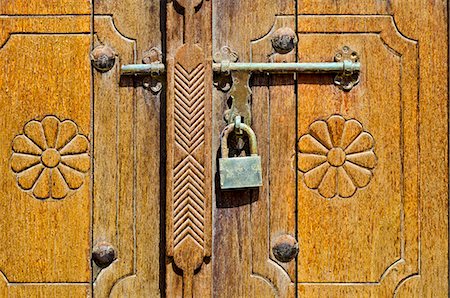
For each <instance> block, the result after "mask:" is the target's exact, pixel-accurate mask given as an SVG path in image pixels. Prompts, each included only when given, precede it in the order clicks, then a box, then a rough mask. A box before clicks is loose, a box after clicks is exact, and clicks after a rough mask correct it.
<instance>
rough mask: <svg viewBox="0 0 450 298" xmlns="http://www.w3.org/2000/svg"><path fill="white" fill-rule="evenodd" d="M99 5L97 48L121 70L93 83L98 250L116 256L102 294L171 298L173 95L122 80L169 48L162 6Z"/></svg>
mask: <svg viewBox="0 0 450 298" xmlns="http://www.w3.org/2000/svg"><path fill="white" fill-rule="evenodd" d="M93 2H94V5H93V6H94V7H93V8H94V14H95V23H94V30H95V32H94V33H95V34H94V46H95V47H96V46H99V45H105V46H109V47H110V48H111V49H112V50H113V51H114V53H115V55H116V59H115V65H114V67H113V69H111V70H110V71H108V72H106V73H99V72H96V71H95V72H94V82H93V84H94V106H93V109H94V140H95V144H94V158H95V163H94V177H93V179H94V188H93V192H94V198H93V202H94V208H93V243H92V246H93V247H96V245H97V244H99V243H104V242H107V243H110V244H111V245H112V246H113V247H114V249H115V252H116V259H115V260H114V261H113V263H112V264H111V265H110V266H108V267H106V268H103V269H100V268H99V267H98V266H96V265H95V264H93V277H94V280H93V283H94V284H93V291H94V296H95V297H127V296H128V297H159V296H164V293H165V285H164V280H165V272H164V271H165V265H166V263H165V249H164V247H163V246H164V245H161V243H162V242H163V241H164V234H163V230H164V229H163V228H164V223H165V221H164V210H165V204H164V201H162V200H163V198H162V196H161V191H160V181H161V176H162V175H163V173H162V171H161V168H160V164H161V163H160V161H161V155H160V149H161V144H160V141H161V135H160V133H161V126H164V123H161V119H160V117H161V111H160V105H161V100H160V96H164V93H165V91H164V90H161V91H160V92H154V91H152V90H151V89H149V88H147V87H145V84H146V82H147V81H146V79H133V78H126V77H123V76H120V67H121V65H124V64H131V63H141V62H142V61H143V58H144V56H145V53H146V51H148V50H149V49H150V48H153V47H155V48H158V49H159V50H163V48H162V47H161V42H162V37H161V34H162V33H163V32H161V30H160V24H161V22H162V18H161V15H162V14H163V12H162V11H161V8H160V4H161V1H147V0H123V1H103V0H99V1H93ZM163 102H164V101H163ZM163 131H164V129H163ZM162 180H163V179H162Z"/></svg>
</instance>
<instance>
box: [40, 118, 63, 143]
mask: <svg viewBox="0 0 450 298" xmlns="http://www.w3.org/2000/svg"><path fill="white" fill-rule="evenodd" d="M41 123H42V129H43V130H44V135H45V140H46V141H47V146H48V148H55V143H56V136H57V135H58V126H59V120H58V118H56V117H54V116H47V117H45V118H44V119H42V122H41Z"/></svg>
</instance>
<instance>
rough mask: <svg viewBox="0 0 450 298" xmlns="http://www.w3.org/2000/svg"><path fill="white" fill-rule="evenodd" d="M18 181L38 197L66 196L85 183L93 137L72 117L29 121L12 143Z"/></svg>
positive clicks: (26, 190) (12, 158)
mask: <svg viewBox="0 0 450 298" xmlns="http://www.w3.org/2000/svg"><path fill="white" fill-rule="evenodd" d="M12 151H13V152H12V156H11V169H12V171H13V172H14V174H15V175H16V178H17V185H18V186H19V188H20V189H22V190H23V191H25V192H27V193H28V194H30V195H31V196H33V197H34V198H36V199H40V200H46V199H56V200H60V199H64V198H66V197H67V196H68V195H70V194H71V193H73V192H74V191H76V190H78V189H79V188H80V187H81V186H82V185H83V183H84V180H85V176H86V175H87V173H88V171H89V167H90V157H89V141H88V139H87V138H86V137H85V136H84V135H82V134H80V133H79V132H78V127H77V125H76V124H75V123H74V122H73V121H71V120H64V121H60V120H59V119H58V118H56V117H54V116H47V117H45V118H44V119H42V121H36V120H32V121H30V122H28V123H27V124H26V125H25V127H24V129H23V134H21V135H18V136H16V137H15V138H14V140H13V143H12Z"/></svg>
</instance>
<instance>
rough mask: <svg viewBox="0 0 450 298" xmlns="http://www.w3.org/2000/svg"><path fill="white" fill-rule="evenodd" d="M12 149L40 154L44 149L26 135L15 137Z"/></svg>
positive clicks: (17, 151)
mask: <svg viewBox="0 0 450 298" xmlns="http://www.w3.org/2000/svg"><path fill="white" fill-rule="evenodd" d="M12 149H13V151H14V152H16V153H25V154H31V155H40V154H41V153H42V150H41V149H40V148H39V147H38V146H37V145H36V144H35V143H33V141H32V140H30V139H29V138H28V137H27V136H25V135H20V136H17V137H15V138H14V140H13V146H12Z"/></svg>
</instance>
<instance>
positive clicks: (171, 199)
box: [167, 0, 212, 297]
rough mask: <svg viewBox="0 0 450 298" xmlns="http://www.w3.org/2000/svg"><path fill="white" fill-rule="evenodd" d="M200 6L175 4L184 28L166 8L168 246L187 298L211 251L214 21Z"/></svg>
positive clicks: (198, 1)
mask: <svg viewBox="0 0 450 298" xmlns="http://www.w3.org/2000/svg"><path fill="white" fill-rule="evenodd" d="M202 2H203V0H177V1H176V3H177V5H179V6H181V7H183V8H184V22H180V18H179V15H177V13H174V12H175V9H174V8H173V5H174V3H169V4H168V27H169V30H168V31H169V33H168V34H167V36H168V40H167V44H168V46H167V48H168V58H167V60H168V61H167V65H168V96H167V149H168V151H167V221H168V224H167V241H168V255H169V256H173V261H174V263H175V265H176V266H177V267H178V268H180V269H181V270H183V296H184V297H192V295H193V281H194V271H195V270H196V269H198V268H199V267H200V266H201V265H202V263H203V259H204V258H205V257H207V256H209V255H210V247H211V244H210V241H211V240H210V239H211V236H210V233H211V232H210V231H211V228H210V226H211V215H210V214H211V208H210V205H211V203H210V202H211V195H212V189H211V182H212V177H211V175H212V173H211V164H212V161H211V137H212V136H211V118H210V115H211V90H210V89H211V88H212V87H211V86H212V75H211V73H212V72H211V71H212V70H211V53H210V52H211V51H210V45H206V46H205V45H204V43H205V42H204V41H205V40H208V42H209V43H211V32H210V31H211V29H210V28H211V27H210V25H209V24H208V22H209V23H210V22H211V20H210V17H206V18H205V16H200V14H201V13H202V12H203V10H205V6H206V4H208V5H210V2H209V1H205V3H202ZM200 5H201V6H200ZM196 7H197V8H198V9H197V10H198V11H197V12H196ZM177 11H178V10H177ZM207 12H208V13H209V10H207ZM208 16H209V15H208ZM197 19H198V20H197ZM208 19H209V20H208ZM196 20H197V23H196ZM198 21H200V23H201V24H202V25H201V26H200V27H201V28H199V30H197V28H195V27H194V26H196V24H198ZM205 21H206V25H205V26H203V24H204V23H205ZM183 23H184V29H183V32H182V33H183V34H181V32H177V30H179V29H178V28H180V27H182V26H183ZM199 33H200V34H199ZM205 34H206V36H205ZM180 39H182V40H180ZM196 39H199V40H198V41H197V40H196ZM180 44H181V45H180ZM176 45H178V47H177V46H176Z"/></svg>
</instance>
